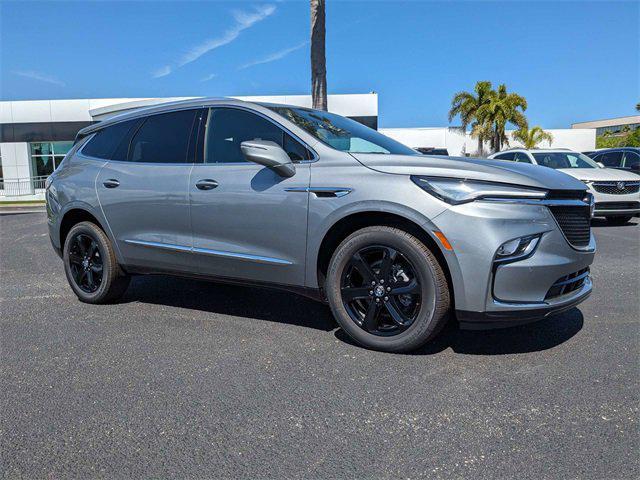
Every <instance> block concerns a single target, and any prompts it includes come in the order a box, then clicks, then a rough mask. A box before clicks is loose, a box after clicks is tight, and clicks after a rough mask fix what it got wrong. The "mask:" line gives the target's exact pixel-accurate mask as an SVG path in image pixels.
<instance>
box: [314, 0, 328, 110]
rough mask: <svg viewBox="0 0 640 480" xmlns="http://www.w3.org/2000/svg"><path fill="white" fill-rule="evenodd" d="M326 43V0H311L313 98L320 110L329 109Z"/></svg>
mask: <svg viewBox="0 0 640 480" xmlns="http://www.w3.org/2000/svg"><path fill="white" fill-rule="evenodd" d="M324 43H325V26H324V0H311V98H312V103H313V108H317V109H319V110H327V60H326V57H325V52H324Z"/></svg>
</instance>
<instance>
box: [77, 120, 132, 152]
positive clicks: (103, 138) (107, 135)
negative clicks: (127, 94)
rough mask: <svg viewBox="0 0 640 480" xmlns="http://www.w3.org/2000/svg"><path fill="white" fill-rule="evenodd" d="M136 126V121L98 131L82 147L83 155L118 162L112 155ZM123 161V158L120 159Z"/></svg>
mask: <svg viewBox="0 0 640 480" xmlns="http://www.w3.org/2000/svg"><path fill="white" fill-rule="evenodd" d="M137 124H138V120H137V119H136V120H129V121H127V122H121V123H116V124H115V125H112V126H110V127H106V128H103V129H102V130H98V132H97V133H96V134H95V135H94V136H93V138H92V139H91V140H89V142H88V143H87V144H86V145H85V146H84V147H82V153H83V155H88V156H89V157H96V158H104V159H110V160H118V159H117V158H114V153H115V151H116V149H117V148H118V146H119V145H120V143H121V142H122V141H123V139H125V137H128V135H129V133H130V132H131V131H132V130H133V129H134V127H135V125H137ZM122 160H124V158H123V159H122Z"/></svg>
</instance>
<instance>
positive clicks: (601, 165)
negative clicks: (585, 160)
mask: <svg viewBox="0 0 640 480" xmlns="http://www.w3.org/2000/svg"><path fill="white" fill-rule="evenodd" d="M596 163H597V164H598V166H599V167H600V168H607V167H605V166H604V164H602V163H600V162H596Z"/></svg>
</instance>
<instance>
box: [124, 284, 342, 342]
mask: <svg viewBox="0 0 640 480" xmlns="http://www.w3.org/2000/svg"><path fill="white" fill-rule="evenodd" d="M130 302H141V303H151V304H156V305H166V306H171V307H179V308H188V309H192V310H199V311H203V312H209V313H216V314H220V315H231V316H234V317H246V318H253V319H257V320H267V321H270V322H280V323H287V324H290V325H297V326H301V327H308V328H315V329H318V330H324V331H326V332H329V331H331V330H334V329H335V328H336V327H337V324H336V322H335V320H334V319H333V316H332V315H331V311H330V310H329V308H328V307H327V306H326V305H323V304H321V303H319V302H316V301H313V300H311V299H308V298H305V297H303V296H301V295H297V294H295V293H290V292H286V291H282V290H275V289H267V288H257V287H249V286H243V285H229V284H223V283H217V282H209V281H203V280H194V279H189V278H181V277H171V276H165V275H139V276H134V277H133V279H132V281H131V284H130V285H129V288H128V289H127V292H126V293H125V295H124V296H123V297H122V299H121V300H120V303H130Z"/></svg>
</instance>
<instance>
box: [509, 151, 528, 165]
mask: <svg viewBox="0 0 640 480" xmlns="http://www.w3.org/2000/svg"><path fill="white" fill-rule="evenodd" d="M513 160H514V161H516V162H520V163H531V160H530V159H529V156H528V155H527V154H526V153H522V152H516V153H515V156H514V157H513Z"/></svg>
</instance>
